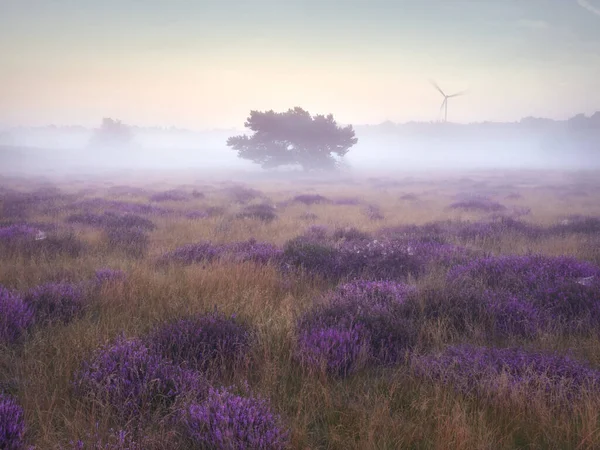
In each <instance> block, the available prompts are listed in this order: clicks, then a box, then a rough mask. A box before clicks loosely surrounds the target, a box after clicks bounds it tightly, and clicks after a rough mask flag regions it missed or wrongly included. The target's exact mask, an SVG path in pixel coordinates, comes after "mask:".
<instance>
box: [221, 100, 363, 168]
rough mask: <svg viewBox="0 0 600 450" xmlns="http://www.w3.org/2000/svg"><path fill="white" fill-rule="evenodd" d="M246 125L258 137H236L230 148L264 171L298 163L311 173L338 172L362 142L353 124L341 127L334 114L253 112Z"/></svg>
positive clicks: (291, 111)
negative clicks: (342, 159) (344, 160)
mask: <svg viewBox="0 0 600 450" xmlns="http://www.w3.org/2000/svg"><path fill="white" fill-rule="evenodd" d="M244 126H245V127H246V128H249V129H250V130H252V131H253V132H254V134H253V135H252V136H247V135H240V136H232V137H230V138H229V139H228V140H227V145H228V146H229V147H231V148H233V149H234V150H237V152H238V157H240V158H243V159H248V160H250V161H252V162H255V163H257V164H260V165H261V166H262V167H263V168H264V169H270V168H274V167H279V166H285V165H294V164H298V165H300V166H301V167H302V168H303V169H304V170H307V171H308V170H331V169H335V168H336V167H337V166H338V164H339V159H340V158H342V157H343V156H344V155H345V154H346V153H348V150H349V149H350V147H352V146H353V145H354V144H356V143H357V142H358V139H357V138H356V137H354V130H353V129H352V125H348V126H346V127H340V126H338V124H337V122H336V121H335V120H334V119H333V115H331V114H329V115H328V116H324V115H319V114H317V115H315V116H311V115H310V114H309V113H308V112H307V111H305V110H304V109H302V108H300V107H296V108H294V109H289V110H288V111H287V112H283V113H276V112H274V111H273V110H270V111H266V112H260V111H250V117H248V119H247V120H246V122H245V123H244ZM336 156H337V158H336Z"/></svg>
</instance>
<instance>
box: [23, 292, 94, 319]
mask: <svg viewBox="0 0 600 450" xmlns="http://www.w3.org/2000/svg"><path fill="white" fill-rule="evenodd" d="M24 300H25V302H26V303H27V304H28V305H29V306H30V307H31V309H32V311H33V312H34V317H35V321H36V323H38V324H49V323H56V322H62V323H68V322H70V321H71V320H73V319H74V318H75V317H76V316H77V315H79V314H80V313H81V312H82V311H83V308H84V305H85V304H84V298H83V291H82V289H81V288H80V287H78V286H76V285H74V284H71V283H47V284H43V285H41V286H38V287H36V288H33V289H31V290H29V291H28V292H27V293H26V294H25V295H24Z"/></svg>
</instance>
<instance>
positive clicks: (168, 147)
mask: <svg viewBox="0 0 600 450" xmlns="http://www.w3.org/2000/svg"><path fill="white" fill-rule="evenodd" d="M128 128H129V130H131V135H132V139H131V141H130V142H128V143H127V144H126V145H121V144H119V145H112V144H110V143H104V144H94V145H92V141H93V136H94V133H95V132H96V131H95V130H94V129H89V128H84V127H76V126H73V127H55V126H51V127H38V128H25V127H19V128H11V129H5V130H4V131H3V132H2V133H1V134H0V163H1V165H0V173H2V174H15V175H18V174H23V175H28V174H32V175H39V174H45V175H50V174H75V173H78V174H94V173H99V172H102V173H105V172H114V171H119V172H122V171H132V170H135V171H143V170H152V171H160V170H178V169H192V170H198V171H203V170H205V171H211V170H220V171H223V170H235V171H247V172H249V173H258V172H264V170H263V169H261V167H260V166H259V165H257V164H253V163H251V162H249V161H246V160H242V159H239V158H238V157H237V153H236V152H235V151H234V150H232V149H231V148H229V147H227V145H226V141H227V138H228V137H230V136H233V135H239V134H243V133H244V131H245V130H243V129H241V128H240V129H228V130H209V131H190V130H184V129H176V128H158V127H155V128H141V127H128ZM354 129H355V132H356V137H357V138H358V143H357V144H356V145H355V146H353V147H352V148H350V151H349V152H348V154H347V155H346V156H345V157H344V158H343V160H342V161H343V163H342V164H341V167H342V168H343V170H344V171H346V172H347V171H352V172H355V173H360V172H361V171H365V170H369V171H373V170H375V171H376V170H386V171H410V170H447V169H452V170H474V169H529V168H531V169H592V168H598V167H600V149H599V148H598V145H599V144H598V142H600V114H599V113H596V114H595V115H593V116H591V117H585V116H577V117H575V118H573V119H570V120H567V121H550V120H541V119H537V120H536V119H525V120H522V121H520V122H517V123H504V124H503V123H483V124H471V125H459V124H451V123H409V124H394V123H391V122H386V123H383V124H379V125H355V126H354ZM276 170H280V171H281V170H288V171H289V170H292V171H300V169H298V168H294V167H287V168H283V169H276Z"/></svg>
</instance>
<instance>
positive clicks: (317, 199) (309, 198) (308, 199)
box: [291, 194, 330, 206]
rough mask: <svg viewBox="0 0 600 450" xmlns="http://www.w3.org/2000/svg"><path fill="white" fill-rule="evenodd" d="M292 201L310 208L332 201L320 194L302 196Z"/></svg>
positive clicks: (297, 196)
mask: <svg viewBox="0 0 600 450" xmlns="http://www.w3.org/2000/svg"><path fill="white" fill-rule="evenodd" d="M291 201H292V202H294V203H302V204H304V205H306V206H310V205H317V204H321V203H329V201H330V200H329V199H328V198H327V197H323V196H322V195H319V194H301V195H296V196H295V197H294V198H292V200H291Z"/></svg>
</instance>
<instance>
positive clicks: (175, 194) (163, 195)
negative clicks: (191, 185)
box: [150, 189, 190, 202]
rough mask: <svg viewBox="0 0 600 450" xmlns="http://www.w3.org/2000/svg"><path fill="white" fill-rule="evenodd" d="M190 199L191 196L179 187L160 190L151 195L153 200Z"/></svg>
mask: <svg viewBox="0 0 600 450" xmlns="http://www.w3.org/2000/svg"><path fill="white" fill-rule="evenodd" d="M189 199H190V196H189V195H188V194H187V193H186V192H184V191H180V190H178V189H171V190H168V191H164V192H158V193H156V194H153V195H151V196H150V201H152V202H184V201H186V200H189Z"/></svg>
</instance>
